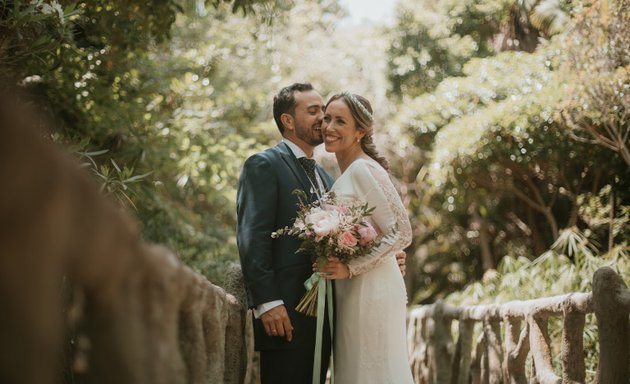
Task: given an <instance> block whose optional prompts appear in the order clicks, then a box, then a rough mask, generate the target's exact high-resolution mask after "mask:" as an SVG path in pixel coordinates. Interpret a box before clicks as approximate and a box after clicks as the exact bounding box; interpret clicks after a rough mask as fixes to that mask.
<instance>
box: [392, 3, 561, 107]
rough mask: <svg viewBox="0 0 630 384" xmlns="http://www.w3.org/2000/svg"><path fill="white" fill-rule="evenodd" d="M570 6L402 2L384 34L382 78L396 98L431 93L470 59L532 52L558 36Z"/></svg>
mask: <svg viewBox="0 0 630 384" xmlns="http://www.w3.org/2000/svg"><path fill="white" fill-rule="evenodd" d="M572 7H573V6H571V5H569V4H568V3H565V2H562V1H559V0H529V1H526V0H521V1H514V0H465V1H460V0H442V1H431V0H406V1H403V2H401V3H400V4H399V5H398V7H397V9H396V22H395V24H394V26H393V27H392V28H391V29H390V34H391V41H392V42H391V47H390V48H389V52H388V54H389V57H390V60H389V68H388V77H389V80H390V83H391V90H392V93H393V94H394V95H397V96H412V97H413V96H418V95H420V94H422V93H424V92H430V91H432V90H433V89H434V88H435V87H436V86H437V85H438V84H439V83H440V82H441V81H442V80H443V79H445V78H448V77H450V76H459V75H462V74H463V72H462V71H463V68H464V64H465V63H466V62H467V61H468V60H470V59H472V58H475V57H487V56H489V55H493V54H495V53H497V52H500V51H505V50H516V51H526V52H532V51H534V50H535V49H536V47H537V46H538V44H539V40H540V38H546V39H548V38H550V37H551V36H552V35H554V34H557V33H559V32H560V31H562V29H563V27H564V26H565V24H566V22H567V20H568V12H570V11H571V10H572Z"/></svg>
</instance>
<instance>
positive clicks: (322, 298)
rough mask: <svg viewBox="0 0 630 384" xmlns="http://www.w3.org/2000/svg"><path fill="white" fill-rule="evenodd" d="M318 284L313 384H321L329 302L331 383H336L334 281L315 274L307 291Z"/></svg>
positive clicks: (305, 284)
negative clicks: (325, 318) (333, 347)
mask: <svg viewBox="0 0 630 384" xmlns="http://www.w3.org/2000/svg"><path fill="white" fill-rule="evenodd" d="M315 283H317V331H316V333H315V359H314V360H313V384H320V381H319V380H320V376H321V370H322V369H321V367H322V343H323V339H324V315H325V312H326V302H328V323H329V324H330V346H331V349H330V383H331V384H334V383H335V365H334V356H333V349H332V345H333V339H332V337H333V297H332V295H333V292H332V281H330V280H328V279H324V278H323V277H321V276H320V275H319V274H318V273H313V274H312V275H311V277H309V278H308V280H306V281H305V282H304V287H306V289H307V290H309V289H311V287H313V285H314V284H315Z"/></svg>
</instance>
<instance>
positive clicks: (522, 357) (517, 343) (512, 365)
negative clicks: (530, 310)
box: [503, 317, 529, 384]
mask: <svg viewBox="0 0 630 384" xmlns="http://www.w3.org/2000/svg"><path fill="white" fill-rule="evenodd" d="M504 323H505V357H504V360H503V361H504V363H503V364H504V365H503V370H504V372H503V377H504V378H505V382H506V383H508V384H527V377H526V376H525V362H526V361H527V354H528V353H529V328H528V325H527V322H524V324H525V326H524V327H523V329H522V330H521V329H520V328H521V323H522V321H521V320H520V319H518V318H510V317H506V318H505V319H504Z"/></svg>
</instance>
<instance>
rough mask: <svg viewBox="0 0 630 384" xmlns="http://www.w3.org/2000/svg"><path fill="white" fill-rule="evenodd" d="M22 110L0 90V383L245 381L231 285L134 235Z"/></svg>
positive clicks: (244, 347) (245, 352)
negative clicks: (216, 282)
mask: <svg viewBox="0 0 630 384" xmlns="http://www.w3.org/2000/svg"><path fill="white" fill-rule="evenodd" d="M24 116H28V114H26V113H22V114H19V113H16V110H15V109H14V108H13V105H12V104H10V103H8V101H7V100H0V132H2V139H0V180H2V187H1V188H0V383H11V384H56V383H73V384H74V383H103V384H113V383H116V384H179V383H181V384H184V383H199V384H202V383H204V384H205V383H230V384H244V383H251V382H253V381H254V371H253V364H252V357H253V336H252V327H251V320H250V317H249V316H247V312H246V308H244V307H243V305H242V304H241V303H242V301H240V300H239V299H238V297H239V296H240V297H242V296H243V295H242V293H241V294H239V293H238V289H236V290H235V291H234V292H233V293H236V294H230V293H227V292H226V291H225V290H224V289H223V288H220V287H218V286H216V285H213V284H211V283H210V282H209V281H208V280H207V279H206V278H204V277H203V276H202V275H200V274H199V273H196V272H194V271H193V270H192V269H190V268H189V267H187V266H185V265H184V264H183V263H182V262H181V261H179V260H178V258H177V256H176V254H175V253H174V252H172V251H171V250H168V249H166V248H164V247H160V246H155V245H150V244H147V243H146V242H144V241H143V240H142V237H141V236H140V233H139V230H138V225H137V223H136V221H135V219H134V218H132V217H131V216H130V215H129V214H128V213H127V212H124V211H123V210H121V209H120V208H119V207H118V206H116V205H115V204H113V203H112V202H110V201H109V200H108V199H107V198H105V197H104V196H103V195H102V194H101V193H100V192H99V188H98V186H96V185H94V183H93V178H92V176H91V175H88V174H87V172H86V171H85V169H81V168H80V167H79V165H78V164H77V163H76V162H75V161H73V160H72V159H70V158H68V156H66V155H64V154H63V151H61V150H59V149H57V148H55V146H54V145H52V144H51V143H50V142H48V141H46V140H44V139H43V137H44V136H43V135H42V134H41V132H39V131H37V130H36V129H35V128H34V127H33V126H34V125H37V121H34V120H29V119H28V118H25V117H24ZM236 274H237V275H240V271H239V272H238V273H236ZM236 277H237V278H236V280H238V276H236ZM235 285H236V286H237V287H238V286H239V284H238V283H236V284H235Z"/></svg>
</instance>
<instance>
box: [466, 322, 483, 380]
mask: <svg viewBox="0 0 630 384" xmlns="http://www.w3.org/2000/svg"><path fill="white" fill-rule="evenodd" d="M485 350H486V340H485V338H484V336H483V332H482V333H481V334H480V335H479V337H478V338H477V343H476V346H475V358H474V359H473V361H472V363H471V366H470V370H471V383H472V384H481V383H485V382H484V381H483V374H484V372H483V369H482V367H483V361H484V360H485Z"/></svg>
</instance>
